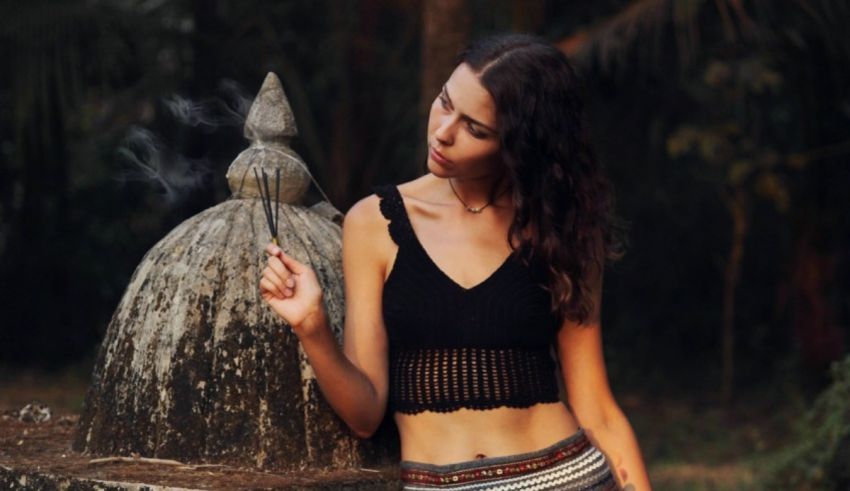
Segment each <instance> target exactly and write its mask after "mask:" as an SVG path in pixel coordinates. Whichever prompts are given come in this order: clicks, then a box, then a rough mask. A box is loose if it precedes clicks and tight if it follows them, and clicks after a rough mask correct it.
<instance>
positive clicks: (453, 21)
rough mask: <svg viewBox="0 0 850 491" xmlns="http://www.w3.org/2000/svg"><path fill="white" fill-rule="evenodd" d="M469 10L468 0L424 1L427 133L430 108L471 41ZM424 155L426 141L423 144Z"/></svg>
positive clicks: (421, 109) (423, 101) (423, 97)
mask: <svg viewBox="0 0 850 491" xmlns="http://www.w3.org/2000/svg"><path fill="white" fill-rule="evenodd" d="M469 29H470V17H469V9H468V8H467V5H466V1H465V0H423V2H422V85H421V87H422V94H421V97H420V99H419V100H420V104H419V113H420V115H422V121H423V125H424V127H423V128H422V131H420V134H425V130H426V128H427V121H428V120H427V117H428V112H429V108H430V106H431V103H432V102H433V100H434V98H435V97H437V94H438V93H439V91H440V87H442V86H443V84H444V83H445V81H446V80H447V79H448V78H449V76H450V75H451V72H452V69H453V68H454V66H453V60H454V57H455V55H457V53H458V51H459V50H461V49H463V47H464V46H465V45H466V43H467V41H468V36H469ZM419 145H420V147H421V148H422V150H423V151H422V152H417V154H418V155H421V154H424V147H425V145H426V142H425V141H424V139H423V140H420V143H419Z"/></svg>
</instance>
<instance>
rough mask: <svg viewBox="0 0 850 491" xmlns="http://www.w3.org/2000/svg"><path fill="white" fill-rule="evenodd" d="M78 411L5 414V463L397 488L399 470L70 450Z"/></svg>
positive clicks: (197, 484) (185, 481)
mask: <svg viewBox="0 0 850 491" xmlns="http://www.w3.org/2000/svg"><path fill="white" fill-rule="evenodd" d="M77 419H78V416H77V415H74V414H63V415H58V416H56V415H54V416H53V417H52V418H51V420H50V421H47V422H42V423H35V422H22V421H19V420H18V419H17V418H16V417H14V416H12V415H10V414H3V415H0V465H2V466H5V467H8V468H12V469H14V470H16V471H19V470H23V469H26V470H28V471H29V472H33V471H36V472H37V473H40V474H51V475H61V476H66V477H79V478H86V479H96V480H105V481H117V482H135V483H145V484H153V485H162V486H169V487H182V488H190V489H198V488H200V489H211V490H230V489H257V488H260V489H295V488H306V489H345V488H349V489H396V488H397V484H396V479H397V470H395V469H381V470H378V469H363V470H354V471H344V472H343V471H334V472H319V471H305V472H298V473H286V474H278V473H272V472H261V471H257V470H255V469H247V468H237V467H231V466H222V465H201V466H194V465H177V464H166V463H148V462H125V461H113V462H105V463H92V460H93V459H92V457H90V456H84V455H81V454H79V453H77V452H74V451H72V450H71V438H72V434H73V431H74V427H75V426H76V424H77Z"/></svg>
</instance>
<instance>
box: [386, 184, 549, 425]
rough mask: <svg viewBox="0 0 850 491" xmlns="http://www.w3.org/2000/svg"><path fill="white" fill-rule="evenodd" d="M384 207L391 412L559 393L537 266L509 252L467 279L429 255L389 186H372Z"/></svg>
mask: <svg viewBox="0 0 850 491" xmlns="http://www.w3.org/2000/svg"><path fill="white" fill-rule="evenodd" d="M374 191H375V194H377V195H378V196H379V197H380V198H381V202H380V208H381V213H382V214H383V215H384V217H385V218H386V219H388V220H389V221H390V223H389V225H388V227H389V233H390V236H391V237H392V239H393V241H394V242H395V243H396V244H397V245H398V252H397V255H396V260H395V262H394V264H393V267H392V270H391V271H390V274H389V276H388V277H387V280H386V283H385V284H384V290H383V297H382V300H383V317H384V325H385V326H386V330H387V337H388V339H389V401H388V406H389V407H388V409H389V410H390V411H391V412H396V411H397V412H401V413H407V414H415V413H419V412H422V411H437V412H450V411H455V410H457V409H460V408H469V409H489V408H496V407H501V406H507V407H529V406H532V405H534V404H536V403H539V402H557V401H558V400H559V398H558V385H557V378H556V363H555V360H554V358H553V356H552V354H551V353H552V352H551V350H550V348H551V346H552V343H553V341H554V337H555V332H556V331H557V327H558V321H557V318H556V317H555V316H554V315H553V314H552V313H551V312H550V310H549V303H550V297H549V293H548V292H547V291H546V290H545V289H544V288H543V287H542V286H540V285H541V284H542V283H543V281H544V278H543V270H542V268H540V267H533V268H529V267H526V266H524V265H523V263H522V262H521V261H520V260H519V259H517V258H516V257H515V255H514V254H511V255H510V256H508V258H507V259H506V260H505V262H504V263H503V264H502V265H501V266H499V268H497V269H496V270H495V271H494V272H493V273H492V274H491V275H490V276H489V277H488V278H487V279H485V280H483V281H482V282H481V283H479V284H477V285H475V286H473V287H471V288H464V287H462V286H461V285H459V284H458V283H456V282H455V281H454V280H452V279H451V278H450V277H449V276H448V275H446V274H445V273H444V272H443V271H442V270H441V269H440V268H439V267H438V266H437V265H436V263H434V262H433V261H432V260H431V258H430V256H428V254H427V252H426V251H425V249H424V248H423V247H422V244H421V243H420V242H419V239H418V238H417V237H416V234H415V233H414V231H413V227H412V226H411V224H410V219H409V217H408V214H407V210H406V209H405V206H404V201H403V199H402V197H401V194H400V193H399V191H398V188H396V187H395V186H378V187H375V188H374Z"/></svg>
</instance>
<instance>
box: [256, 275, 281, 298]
mask: <svg viewBox="0 0 850 491" xmlns="http://www.w3.org/2000/svg"><path fill="white" fill-rule="evenodd" d="M260 290H261V291H267V292H269V293H271V294H272V295H274V296H275V297H279V298H286V295H284V293H283V290H282V289H280V288H278V287H277V285H275V284H274V283H273V282H272V281H271V280H270V279H268V277H267V276H265V275H263V277H262V278H260Z"/></svg>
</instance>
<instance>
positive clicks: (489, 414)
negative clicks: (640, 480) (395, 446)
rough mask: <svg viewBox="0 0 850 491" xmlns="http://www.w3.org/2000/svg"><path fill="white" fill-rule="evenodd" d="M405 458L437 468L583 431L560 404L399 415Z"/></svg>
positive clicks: (531, 448) (513, 451)
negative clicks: (437, 466)
mask: <svg viewBox="0 0 850 491" xmlns="http://www.w3.org/2000/svg"><path fill="white" fill-rule="evenodd" d="M394 419H395V422H396V425H397V426H398V431H399V436H400V438H401V459H402V460H408V461H415V462H424V463H429V464H435V465H443V464H451V463H455V462H463V461H467V460H474V459H477V458H482V457H499V456H504V455H513V454H518V453H525V452H533V451H535V450H539V449H541V448H545V447H548V446H549V445H552V444H553V443H555V442H558V441H560V440H563V439H564V438H566V437H568V436H570V435H572V434H574V433H575V432H576V431H578V423H577V421H576V420H575V418H574V417H573V415H572V414H570V412H569V410H568V409H567V407H566V406H565V405H564V404H563V403H561V402H555V403H540V404H535V405H533V406H531V407H527V408H508V407H500V408H496V409H485V410H478V409H458V410H457V411H453V412H449V413H439V412H431V411H425V412H421V413H417V414H405V413H398V412H397V413H395V415H394Z"/></svg>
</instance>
